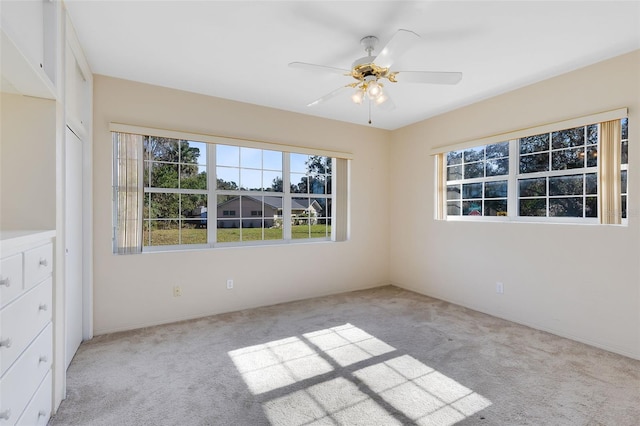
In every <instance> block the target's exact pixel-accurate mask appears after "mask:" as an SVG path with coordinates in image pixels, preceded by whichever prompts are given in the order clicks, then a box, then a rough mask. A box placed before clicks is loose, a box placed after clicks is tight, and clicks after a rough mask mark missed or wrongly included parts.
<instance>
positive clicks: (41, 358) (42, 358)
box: [38, 355, 49, 363]
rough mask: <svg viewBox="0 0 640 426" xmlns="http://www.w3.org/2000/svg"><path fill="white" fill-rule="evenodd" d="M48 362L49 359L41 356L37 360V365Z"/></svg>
mask: <svg viewBox="0 0 640 426" xmlns="http://www.w3.org/2000/svg"><path fill="white" fill-rule="evenodd" d="M48 360H49V358H47V356H46V355H42V356H41V357H40V358H38V363H41V362H47V361H48Z"/></svg>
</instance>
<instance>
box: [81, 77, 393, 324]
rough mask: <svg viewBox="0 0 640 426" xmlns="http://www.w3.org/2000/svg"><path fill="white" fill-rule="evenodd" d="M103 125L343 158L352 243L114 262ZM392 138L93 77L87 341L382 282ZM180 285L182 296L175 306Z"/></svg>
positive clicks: (153, 255) (386, 272)
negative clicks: (90, 330)
mask: <svg viewBox="0 0 640 426" xmlns="http://www.w3.org/2000/svg"><path fill="white" fill-rule="evenodd" d="M109 122H120V123H126V124H133V125H140V126H145V127H155V128H166V129H173V130H182V131H186V132H194V133H205V134H213V135H221V136H233V137H238V138H245V139H258V140H264V141H273V142H277V143H283V144H288V145H297V146H305V147H315V148H321V149H327V150H335V151H343V152H351V153H353V156H354V160H353V161H352V164H351V172H352V175H351V201H350V202H351V216H352V221H351V237H352V238H351V240H350V241H348V242H344V243H315V244H296V245H279V246H269V247H242V248H226V249H223V248H220V249H213V250H201V251H185V252H172V253H149V254H142V255H129V256H116V255H113V254H112V250H111V247H112V243H111V232H112V231H111V229H112V204H111V184H112V182H111V167H112V145H111V135H110V133H109V130H108V125H109ZM390 137H391V134H390V132H386V131H380V130H376V129H371V128H367V127H365V126H356V125H350V124H345V123H340V122H336V121H329V120H324V119H318V118H313V117H309V116H303V115H299V114H293V113H288V112H283V111H279V110H274V109H268V108H262V107H258V106H253V105H248V104H243V103H239V102H232V101H226V100H222V99H217V98H211V97H207V96H202V95H196V94H192V93H187V92H181V91H177V90H171V89H166V88H160V87H154V86H149V85H145V84H140V83H134V82H130V81H124V80H118V79H113V78H108V77H104V76H95V79H94V151H93V158H94V182H93V188H94V332H95V334H102V333H106V332H112V331H116V330H126V329H132V328H136V327H142V326H147V325H153V324H159V323H164V322H171V321H176V320H180V319H185V318H193V317H198V316H203V315H208V314H215V313H221V312H228V311H234V310H238V309H242V308H248V307H255V306H261V305H268V304H274V303H279V302H284V301H291V300H295V299H302V298H308V297H314V296H319V295H325V294H331V293H339V292H344V291H350V290H355V289H361V288H367V287H374V286H379V285H384V284H388V282H389V266H388V265H389V250H388V233H387V229H388V222H389V217H388V209H387V207H386V206H387V205H388V203H389V199H388V198H389V196H388V194H389V168H388V167H389V165H388V154H389V146H390ZM228 278H233V279H234V280H235V288H234V289H233V290H227V289H226V280H227V279H228ZM178 284H179V285H181V286H182V288H183V295H182V297H178V298H174V297H173V294H172V287H173V286H174V285H178Z"/></svg>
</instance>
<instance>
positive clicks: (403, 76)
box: [289, 29, 462, 124]
mask: <svg viewBox="0 0 640 426" xmlns="http://www.w3.org/2000/svg"><path fill="white" fill-rule="evenodd" d="M419 39H420V36H419V35H418V34H416V33H414V32H413V31H409V30H402V29H400V30H398V31H397V32H396V33H395V34H394V35H393V37H392V38H391V40H389V42H388V43H387V45H386V46H385V47H384V48H383V49H382V50H380V53H378V55H377V56H373V55H372V52H373V51H374V50H375V48H376V44H377V43H378V38H377V37H375V36H372V35H369V36H366V37H363V38H362V40H360V44H362V45H363V46H364V50H365V51H366V52H367V56H364V57H362V58H359V59H356V60H355V61H354V62H353V64H352V65H351V69H350V70H348V69H345V68H336V67H330V66H325V65H316V64H309V63H306V62H291V63H290V64H289V66H290V67H292V68H300V69H305V70H309V71H320V72H331V73H336V74H342V75H345V76H350V77H353V78H354V79H355V80H356V81H355V82H352V83H349V84H347V85H345V86H343V87H340V88H338V89H336V90H334V91H332V92H331V93H328V94H326V95H324V96H323V97H321V98H318V99H316V100H315V101H313V102H311V103H309V104H308V105H307V106H315V105H318V104H320V103H322V102H325V101H327V100H329V99H331V98H334V97H336V96H338V95H339V94H341V93H342V92H344V91H345V90H348V89H355V90H354V92H353V94H352V95H351V100H352V101H353V102H355V103H356V104H362V103H363V101H364V100H365V99H368V100H369V106H371V104H374V105H380V106H386V107H387V108H393V107H394V105H393V102H392V101H391V99H390V98H389V94H388V93H386V92H385V91H384V90H383V87H384V84H385V83H384V82H383V80H387V81H388V82H391V83H397V82H400V83H404V82H407V83H427V84H457V83H458V82H460V80H461V79H462V73H460V72H436V71H395V70H392V69H391V67H392V65H393V63H394V62H395V60H396V59H398V58H399V57H401V56H402V55H403V54H404V53H405V52H406V51H407V50H408V49H409V48H410V47H411V46H412V45H413V44H414V43H415V42H416V41H418V40H419ZM369 124H371V119H369Z"/></svg>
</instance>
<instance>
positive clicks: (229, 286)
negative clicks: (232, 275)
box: [227, 280, 233, 290]
mask: <svg viewBox="0 0 640 426" xmlns="http://www.w3.org/2000/svg"><path fill="white" fill-rule="evenodd" d="M232 288H233V280H227V290H231V289H232Z"/></svg>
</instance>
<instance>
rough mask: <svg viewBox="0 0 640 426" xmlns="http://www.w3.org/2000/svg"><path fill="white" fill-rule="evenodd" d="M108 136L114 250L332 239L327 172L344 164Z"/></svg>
mask: <svg viewBox="0 0 640 426" xmlns="http://www.w3.org/2000/svg"><path fill="white" fill-rule="evenodd" d="M113 139H114V200H115V203H114V204H115V205H114V250H115V251H116V252H119V253H128V252H139V251H142V249H143V248H144V249H145V250H158V249H167V248H171V249H174V248H181V247H182V248H194V247H211V246H215V245H238V244H263V243H268V242H273V241H276V242H277V241H279V242H292V241H305V240H306V241H317V240H320V241H322V240H330V239H331V238H332V235H334V234H333V233H332V225H333V224H334V223H335V218H334V216H335V214H336V211H335V209H334V208H333V201H334V200H333V193H334V192H335V190H334V188H333V185H334V179H333V174H334V172H333V170H334V164H335V162H336V161H346V160H344V159H336V158H334V157H332V156H327V155H322V154H319V155H313V154H310V153H298V152H290V151H281V150H275V149H264V148H257V147H249V146H239V145H230V144H224V143H210V142H209V143H205V142H201V141H194V140H189V139H175V138H166V137H157V136H147V135H133V134H127V133H123V132H113ZM136 151H140V154H135V153H136ZM344 170H346V168H344ZM344 182H346V180H344ZM345 187H346V185H345ZM345 190H346V188H345ZM137 200H140V201H137ZM343 211H344V210H343ZM345 212H346V211H345ZM341 216H346V214H344V215H343V214H342V213H341ZM341 219H342V223H343V226H346V217H344V218H342V217H341ZM138 234H139V238H137V239H136V236H138ZM334 239H335V238H334ZM123 241H128V242H127V245H128V246H129V247H128V248H126V249H123V248H122V242H123ZM136 245H138V246H140V247H139V250H136V249H135V248H133V247H132V246H136Z"/></svg>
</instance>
